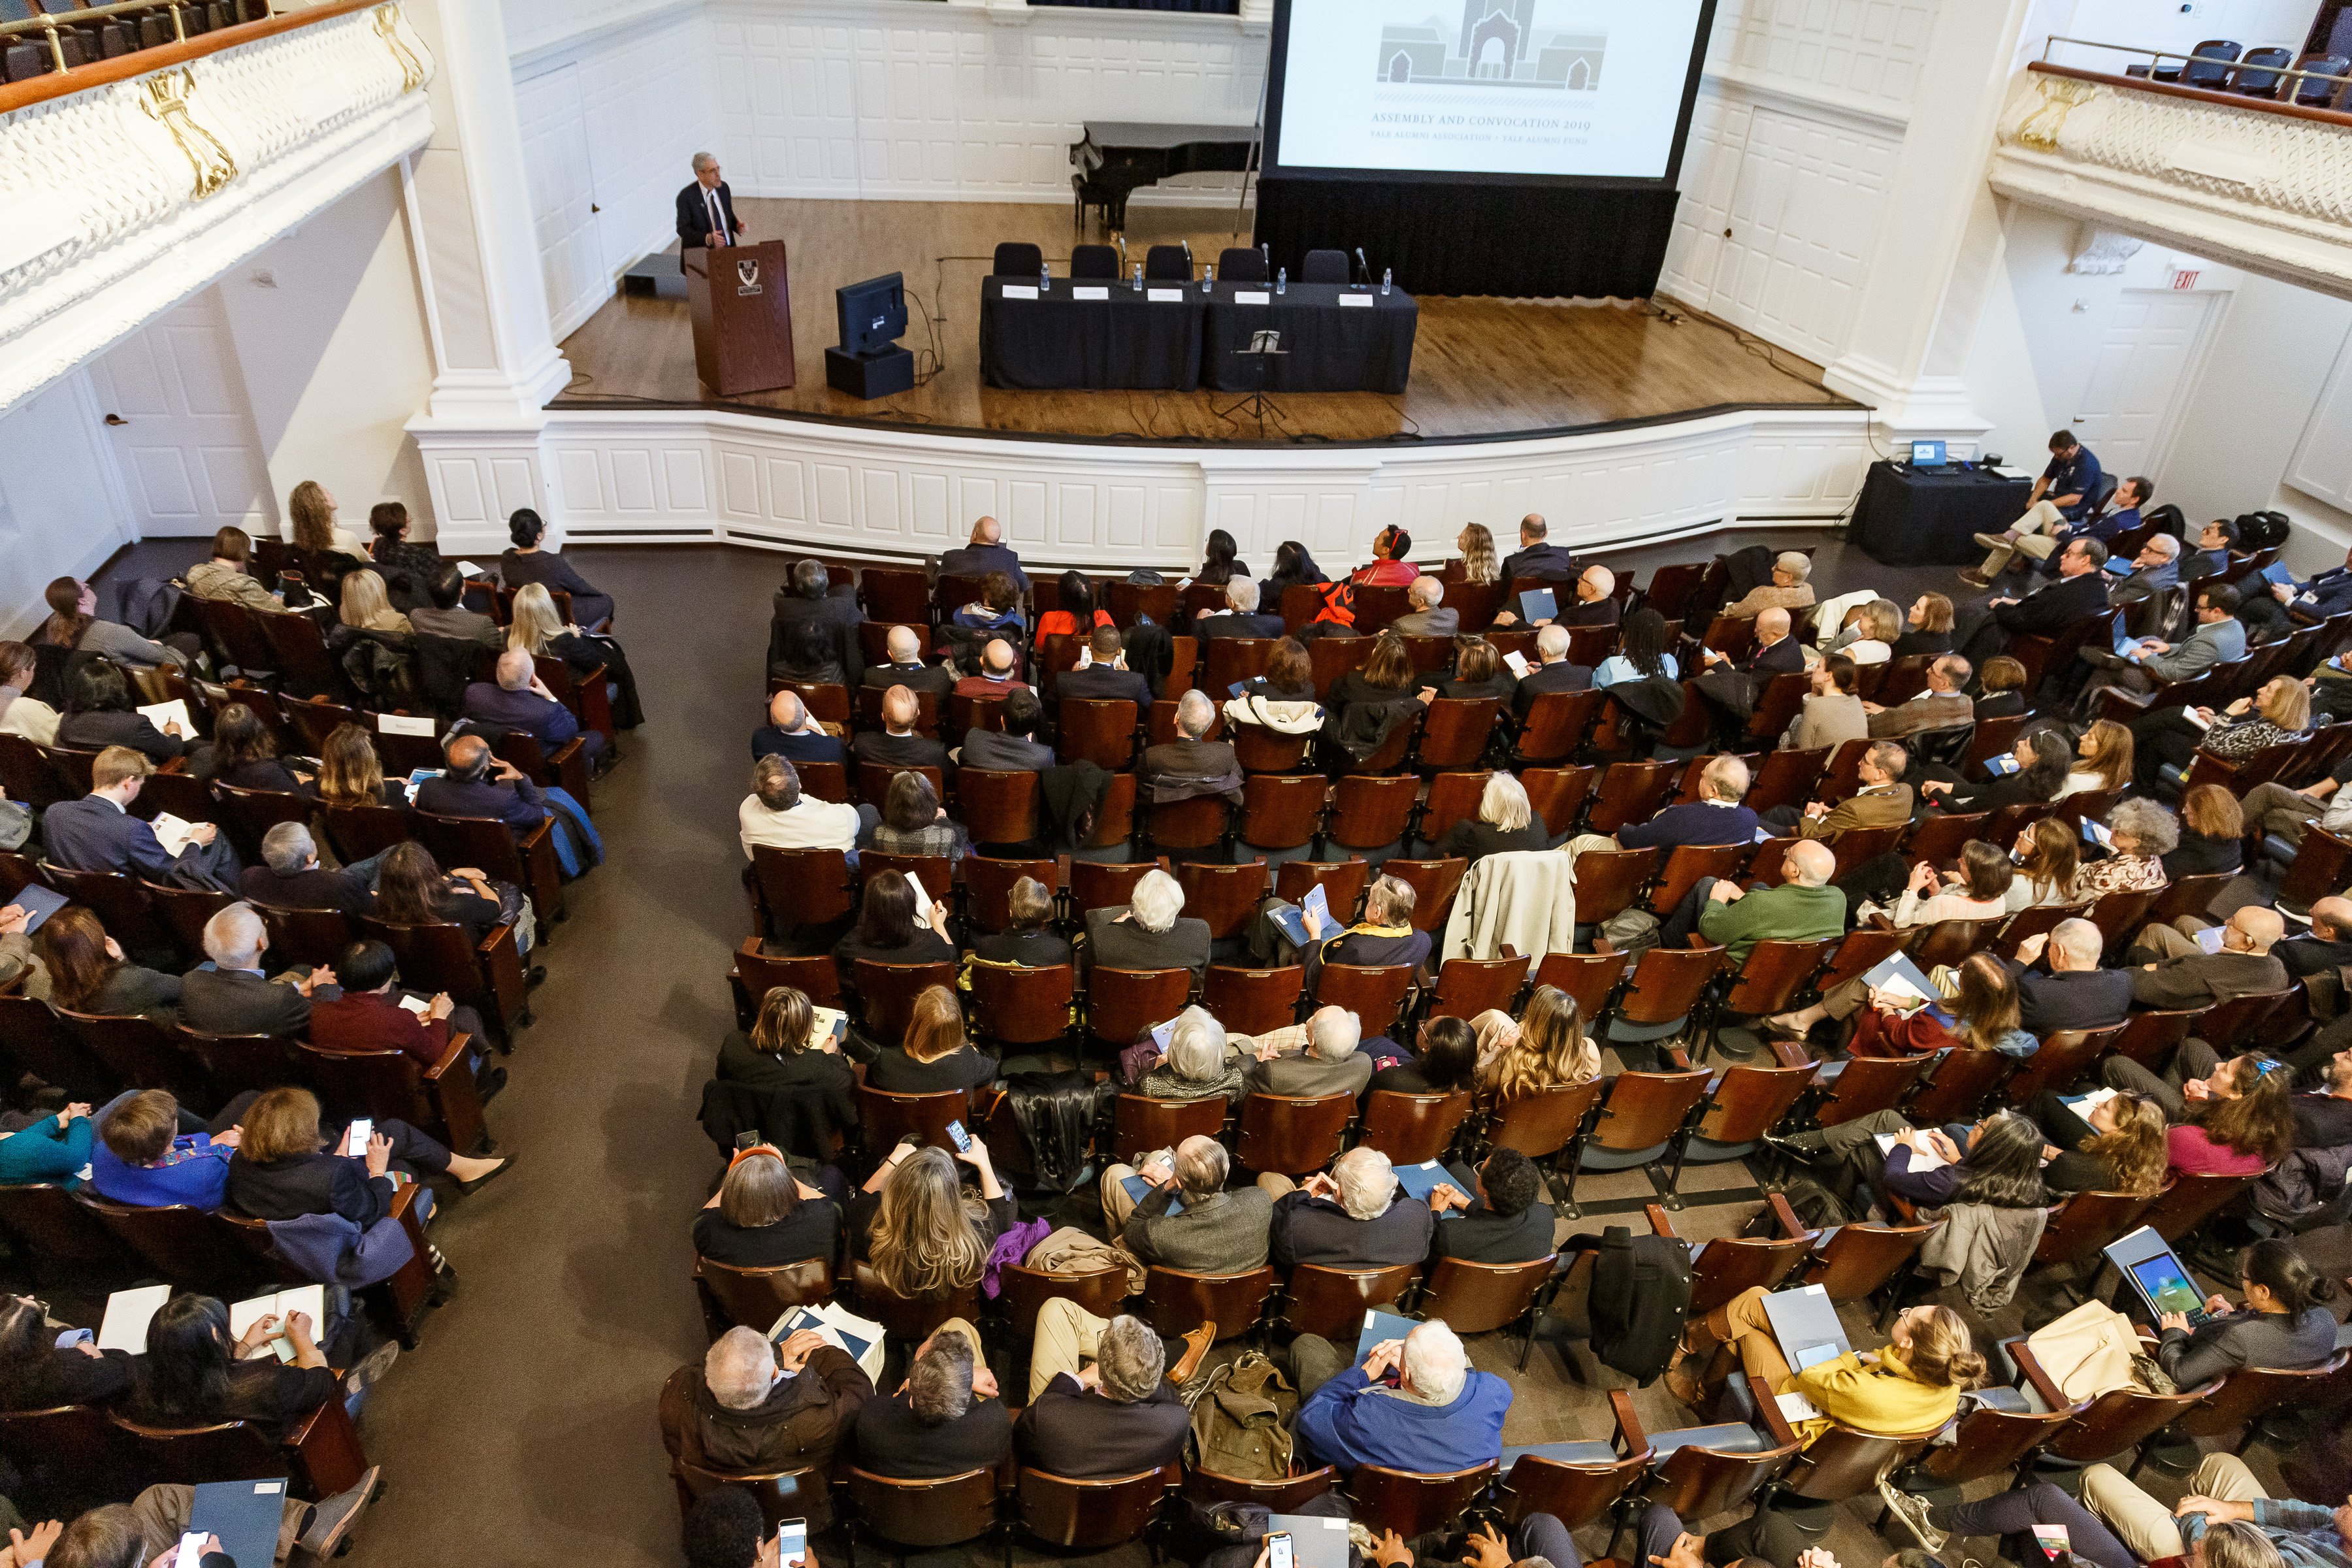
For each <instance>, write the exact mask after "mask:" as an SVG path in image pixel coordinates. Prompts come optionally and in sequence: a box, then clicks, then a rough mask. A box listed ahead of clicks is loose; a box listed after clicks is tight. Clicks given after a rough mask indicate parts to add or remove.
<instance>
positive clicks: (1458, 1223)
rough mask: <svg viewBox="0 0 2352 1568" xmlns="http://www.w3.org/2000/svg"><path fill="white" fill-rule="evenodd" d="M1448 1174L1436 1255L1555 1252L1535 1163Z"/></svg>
mask: <svg viewBox="0 0 2352 1568" xmlns="http://www.w3.org/2000/svg"><path fill="white" fill-rule="evenodd" d="M1445 1172H1446V1174H1447V1175H1449V1176H1451V1177H1453V1178H1454V1179H1453V1180H1452V1181H1450V1182H1440V1183H1439V1184H1437V1187H1436V1189H1435V1190H1434V1191H1433V1192H1432V1193H1431V1194H1429V1211H1430V1213H1432V1214H1433V1215H1436V1216H1437V1224H1436V1225H1435V1226H1433V1233H1432V1236H1431V1238H1430V1255H1431V1256H1432V1257H1433V1258H1461V1259H1462V1260H1463V1261H1465V1262H1466V1263H1533V1262H1534V1261H1535V1260H1536V1259H1537V1258H1548V1257H1549V1256H1550V1255H1551V1253H1552V1250H1553V1247H1552V1239H1551V1237H1552V1212H1551V1205H1549V1204H1548V1203H1542V1202H1539V1201H1538V1200H1539V1199H1540V1198H1542V1196H1543V1195H1544V1179H1543V1173H1542V1172H1541V1171H1539V1170H1538V1169H1537V1168H1536V1164H1535V1162H1534V1161H1532V1160H1530V1159H1528V1157H1527V1156H1526V1155H1525V1154H1522V1153H1520V1152H1518V1151H1517V1149H1508V1148H1504V1149H1496V1151H1494V1152H1492V1153H1490V1154H1488V1155H1487V1156H1486V1163H1484V1164H1482V1165H1480V1166H1479V1167H1478V1168H1477V1169H1476V1170H1475V1171H1474V1170H1472V1169H1471V1168H1470V1167H1469V1166H1467V1165H1465V1164H1464V1163H1461V1162H1459V1161H1455V1162H1453V1163H1449V1164H1448V1165H1447V1166H1446V1167H1445ZM1555 1568H1557V1565H1555Z"/></svg>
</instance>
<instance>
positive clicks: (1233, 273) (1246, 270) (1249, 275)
mask: <svg viewBox="0 0 2352 1568" xmlns="http://www.w3.org/2000/svg"><path fill="white" fill-rule="evenodd" d="M1217 276H1218V277H1219V278H1220V279H1223V280H1224V281H1225V282H1227V283H1264V282H1265V281H1266V280H1267V279H1270V278H1272V277H1273V274H1272V273H1270V272H1268V271H1267V270H1266V269H1265V252H1264V251H1260V250H1252V249H1248V248H1245V247H1238V246H1230V245H1229V246H1227V247H1225V248H1224V249H1223V250H1221V251H1219V252H1217Z"/></svg>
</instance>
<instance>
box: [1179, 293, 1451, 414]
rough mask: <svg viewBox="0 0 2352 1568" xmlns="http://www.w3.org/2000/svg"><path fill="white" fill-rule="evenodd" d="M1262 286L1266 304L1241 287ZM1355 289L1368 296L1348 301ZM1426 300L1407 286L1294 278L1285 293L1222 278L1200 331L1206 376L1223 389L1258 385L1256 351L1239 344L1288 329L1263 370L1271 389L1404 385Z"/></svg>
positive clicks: (1391, 389) (1207, 382)
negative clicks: (1247, 300) (1249, 299)
mask: <svg viewBox="0 0 2352 1568" xmlns="http://www.w3.org/2000/svg"><path fill="white" fill-rule="evenodd" d="M1240 294H1263V295H1265V296H1266V299H1267V302H1266V303H1265V304H1263V305H1256V304H1251V305H1244V304H1242V303H1240V302H1239V301H1238V300H1236V299H1235V296H1236V295H1240ZM1349 295H1352V296H1354V297H1355V298H1356V299H1359V300H1370V301H1371V305H1370V308H1369V309H1367V308H1365V307H1364V306H1361V305H1342V304H1340V303H1339V301H1340V300H1341V299H1342V298H1345V297H1347V296H1349ZM1420 327H1421V307H1420V305H1419V304H1417V303H1416V302H1415V301H1414V300H1413V297H1412V295H1410V294H1407V293H1405V292H1403V291H1402V289H1398V290H1392V291H1391V292H1389V293H1386V294H1383V293H1381V291H1380V290H1379V289H1349V288H1345V287H1342V286H1341V285H1339V284H1337V283H1293V284H1291V285H1290V287H1289V288H1288V289H1286V290H1285V291H1284V292H1282V293H1280V294H1276V293H1275V292H1274V290H1273V288H1272V286H1271V285H1267V284H1255V283H1248V284H1238V285H1235V286H1234V287H1231V288H1228V287H1227V286H1225V285H1223V284H1222V283H1221V284H1219V285H1218V286H1217V289H1216V291H1215V292H1214V293H1213V294H1212V295H1211V296H1210V304H1209V321H1208V325H1207V327H1206V328H1205V329H1204V330H1203V331H1202V337H1201V384H1202V385H1203V386H1206V387H1209V388H1211V389H1213V390H1214V391H1217V392H1256V391H1258V390H1259V389H1260V386H1259V382H1258V376H1259V374H1260V362H1259V360H1258V359H1256V358H1255V357H1253V356H1251V355H1248V354H1241V355H1240V356H1239V357H1235V356H1236V352H1237V351H1239V350H1242V349H1246V348H1247V347H1249V345H1250V340H1251V338H1253V337H1254V336H1255V335H1256V334H1257V333H1259V332H1261V331H1267V330H1269V329H1271V330H1272V331H1277V332H1280V333H1281V334H1282V345H1281V346H1282V353H1280V354H1278V355H1276V356H1275V357H1274V358H1273V359H1272V360H1271V361H1270V362H1267V363H1270V364H1271V366H1272V368H1271V369H1269V370H1266V371H1265V373H1264V374H1265V384H1264V390H1265V391H1267V392H1386V393H1391V394H1393V393H1400V392H1402V391H1403V390H1404V384H1405V381H1406V379H1407V378H1408V377H1410V376H1411V375H1412V339H1413V334H1414V333H1415V332H1416V331H1419V330H1420Z"/></svg>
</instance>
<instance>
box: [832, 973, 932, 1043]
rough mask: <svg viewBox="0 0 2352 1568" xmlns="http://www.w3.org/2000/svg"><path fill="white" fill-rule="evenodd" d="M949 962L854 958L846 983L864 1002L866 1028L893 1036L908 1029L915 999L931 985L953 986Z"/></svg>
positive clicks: (881, 1035) (877, 1034)
mask: <svg viewBox="0 0 2352 1568" xmlns="http://www.w3.org/2000/svg"><path fill="white" fill-rule="evenodd" d="M955 983H956V966H955V965H954V964H952V963H873V962H872V961H870V960H868V959H863V958H860V959H856V960H854V961H853V962H852V963H850V966H849V984H850V985H851V987H852V988H853V989H855V990H856V993H857V995H858V999H859V1000H860V1001H861V1002H863V1003H864V1004H865V1005H866V1033H867V1034H869V1035H871V1036H873V1037H875V1038H877V1039H881V1040H895V1039H898V1037H901V1036H902V1035H904V1034H905V1033H906V1032H907V1021H908V1019H909V1018H910V1017H912V1016H914V1011H915V999H916V998H917V997H919V996H920V995H921V994H923V993H924V992H926V991H929V989H930V988H931V987H932V986H934V985H944V986H946V987H947V988H948V989H950V991H952V990H953V989H954V988H955Z"/></svg>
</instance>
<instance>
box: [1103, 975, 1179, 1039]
mask: <svg viewBox="0 0 2352 1568" xmlns="http://www.w3.org/2000/svg"><path fill="white" fill-rule="evenodd" d="M1191 994H1192V971H1191V970H1189V969H1112V968H1108V967H1107V966H1105V965H1102V964H1097V965H1096V966H1095V967H1094V968H1093V969H1092V970H1090V971H1088V972H1087V1033H1088V1034H1090V1035H1092V1036H1093V1037H1095V1038H1096V1039H1098V1040H1105V1041H1108V1042H1109V1043H1111V1044H1113V1045H1116V1046H1118V1047H1127V1046H1130V1045H1133V1044H1134V1043H1135V1041H1136V1038H1137V1037H1139V1036H1140V1035H1141V1034H1142V1033H1143V1031H1145V1030H1146V1029H1150V1028H1152V1027H1154V1026H1157V1025H1160V1024H1164V1023H1166V1022H1168V1020H1169V1019H1171V1018H1173V1017H1174V1016H1176V1015H1177V1014H1179V1013H1181V1012H1182V1011H1183V1010H1184V1001H1185V998H1186V997H1188V996H1190V995H1191Z"/></svg>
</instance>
